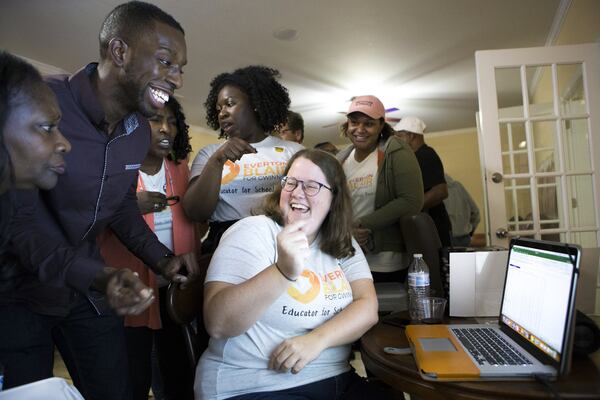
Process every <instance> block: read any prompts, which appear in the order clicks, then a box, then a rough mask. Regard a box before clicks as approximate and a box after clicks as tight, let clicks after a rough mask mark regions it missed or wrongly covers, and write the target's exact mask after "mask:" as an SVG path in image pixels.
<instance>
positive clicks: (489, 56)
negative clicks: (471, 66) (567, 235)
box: [475, 43, 600, 247]
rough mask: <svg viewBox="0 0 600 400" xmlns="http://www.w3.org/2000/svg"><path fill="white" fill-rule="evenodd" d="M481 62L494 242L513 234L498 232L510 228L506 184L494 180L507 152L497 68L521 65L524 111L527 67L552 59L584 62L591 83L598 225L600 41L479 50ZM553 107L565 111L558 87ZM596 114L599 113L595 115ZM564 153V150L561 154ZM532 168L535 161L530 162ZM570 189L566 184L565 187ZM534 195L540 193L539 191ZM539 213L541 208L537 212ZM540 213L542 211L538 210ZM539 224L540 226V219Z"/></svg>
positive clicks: (588, 93) (587, 81)
mask: <svg viewBox="0 0 600 400" xmlns="http://www.w3.org/2000/svg"><path fill="white" fill-rule="evenodd" d="M475 59H476V65H477V89H478V94H479V118H480V121H479V122H480V125H481V130H480V131H479V133H478V134H479V135H480V137H479V139H480V142H481V143H482V144H483V145H480V152H481V151H483V152H482V153H481V159H482V162H483V164H484V171H483V174H484V180H485V182H486V185H485V190H486V198H487V204H486V206H487V207H488V211H489V213H488V215H489V221H488V225H487V230H488V232H486V234H487V235H488V238H489V239H490V241H491V243H490V244H493V245H501V246H507V244H508V238H504V239H501V238H498V237H497V236H496V234H495V231H496V230H497V229H498V228H500V227H506V222H507V221H506V212H505V210H506V202H505V194H504V185H503V184H493V183H492V180H491V179H492V175H493V174H494V173H496V172H498V173H500V174H502V173H503V168H502V157H501V154H500V153H501V142H500V127H499V123H498V119H499V115H498V99H497V95H496V77H495V69H496V68H508V67H513V68H514V67H521V77H522V79H521V85H522V92H523V97H524V99H523V105H524V110H523V111H524V115H525V116H526V117H527V116H528V110H526V108H527V105H528V104H529V99H528V98H527V87H526V85H527V80H526V79H523V78H524V77H525V67H526V66H539V65H550V64H575V63H581V64H582V73H583V85H584V87H586V90H585V95H586V99H585V100H586V107H587V110H586V111H587V112H586V113H585V114H583V115H582V116H583V117H589V118H588V119H587V121H588V132H589V135H590V139H589V140H590V151H591V168H592V185H593V195H594V203H595V204H594V206H595V219H596V220H595V221H593V225H595V226H596V228H597V227H598V226H599V222H598V221H599V218H600V194H599V191H600V159H599V158H600V44H598V43H594V44H582V45H570V46H553V47H534V48H523V49H505V50H485V51H478V52H476V53H475ZM552 70H553V74H552V75H553V81H554V82H556V79H557V78H556V68H553V69H552ZM553 95H554V112H555V114H556V115H559V116H560V104H559V102H558V96H559V94H558V93H557V90H556V89H555V90H554V94H553ZM592 113H593V114H594V116H592ZM561 157H562V155H561ZM530 168H531V163H530ZM563 189H565V190H566V187H564V186H563ZM533 192H534V194H533V195H534V196H535V192H536V191H535V190H534V191H533ZM537 208H538V202H537V199H535V198H532V210H533V213H535V212H536V211H538V210H537ZM538 212H539V211H538ZM538 216H539V214H538ZM534 229H536V230H539V223H537V226H535V227H534ZM596 237H597V242H598V243H597V246H598V247H600V235H598V234H597V235H596Z"/></svg>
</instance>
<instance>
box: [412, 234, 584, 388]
mask: <svg viewBox="0 0 600 400" xmlns="http://www.w3.org/2000/svg"><path fill="white" fill-rule="evenodd" d="M579 259H580V249H579V247H578V246H575V245H570V244H564V243H555V242H546V241H540V240H532V239H513V240H512V241H511V244H510V251H509V255H508V266H507V269H506V277H505V279H504V291H503V295H502V302H501V308H500V317H499V319H498V322H497V323H495V324H491V325H490V324H477V325H460V324H456V325H409V326H407V327H406V337H407V338H408V341H409V343H410V345H411V347H412V351H413V355H414V357H415V360H416V362H417V366H418V368H419V371H420V373H421V376H423V378H425V379H429V380H479V379H491V380H493V379H495V380H503V379H532V378H534V377H535V376H536V375H537V376H544V377H547V378H555V377H557V376H558V375H561V374H566V373H567V372H568V370H569V368H570V360H571V354H570V353H571V348H572V338H573V330H574V327H573V320H574V314H575V291H576V287H577V276H578V274H579Z"/></svg>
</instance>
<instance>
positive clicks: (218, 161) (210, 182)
mask: <svg viewBox="0 0 600 400" xmlns="http://www.w3.org/2000/svg"><path fill="white" fill-rule="evenodd" d="M203 150H204V149H203ZM203 150H200V152H199V153H198V156H197V157H196V160H194V165H193V166H192V174H196V172H197V169H201V172H200V173H199V174H198V175H196V176H195V177H194V178H192V180H191V181H190V185H189V187H188V189H187V192H186V193H185V196H183V202H182V203H181V204H182V206H183V210H184V211H185V213H186V215H187V216H188V218H189V219H191V220H192V221H197V222H201V221H206V220H207V219H208V218H210V216H211V215H212V213H213V212H214V211H215V208H217V201H218V200H219V191H220V189H221V178H222V175H223V166H224V165H225V163H226V162H227V160H231V161H233V162H235V161H237V160H239V159H240V158H242V156H243V155H244V154H247V153H256V149H255V148H254V147H252V146H251V145H250V144H248V142H246V141H245V140H243V139H240V138H230V139H228V140H227V141H226V142H225V143H223V145H222V146H220V147H219V148H218V149H217V150H216V151H215V152H214V153H213V154H212V155H210V156H209V155H208V154H207V153H206V152H203Z"/></svg>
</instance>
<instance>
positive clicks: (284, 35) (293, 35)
mask: <svg viewBox="0 0 600 400" xmlns="http://www.w3.org/2000/svg"><path fill="white" fill-rule="evenodd" d="M273 37H275V39H279V40H283V41H286V42H291V41H292V40H296V39H297V38H298V31H297V30H295V29H291V28H279V29H277V30H275V31H274V32H273Z"/></svg>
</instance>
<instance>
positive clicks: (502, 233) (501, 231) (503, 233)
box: [496, 228, 508, 239]
mask: <svg viewBox="0 0 600 400" xmlns="http://www.w3.org/2000/svg"><path fill="white" fill-rule="evenodd" d="M496 237H497V238H499V239H504V238H506V237H508V230H507V229H506V228H498V229H496Z"/></svg>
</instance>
